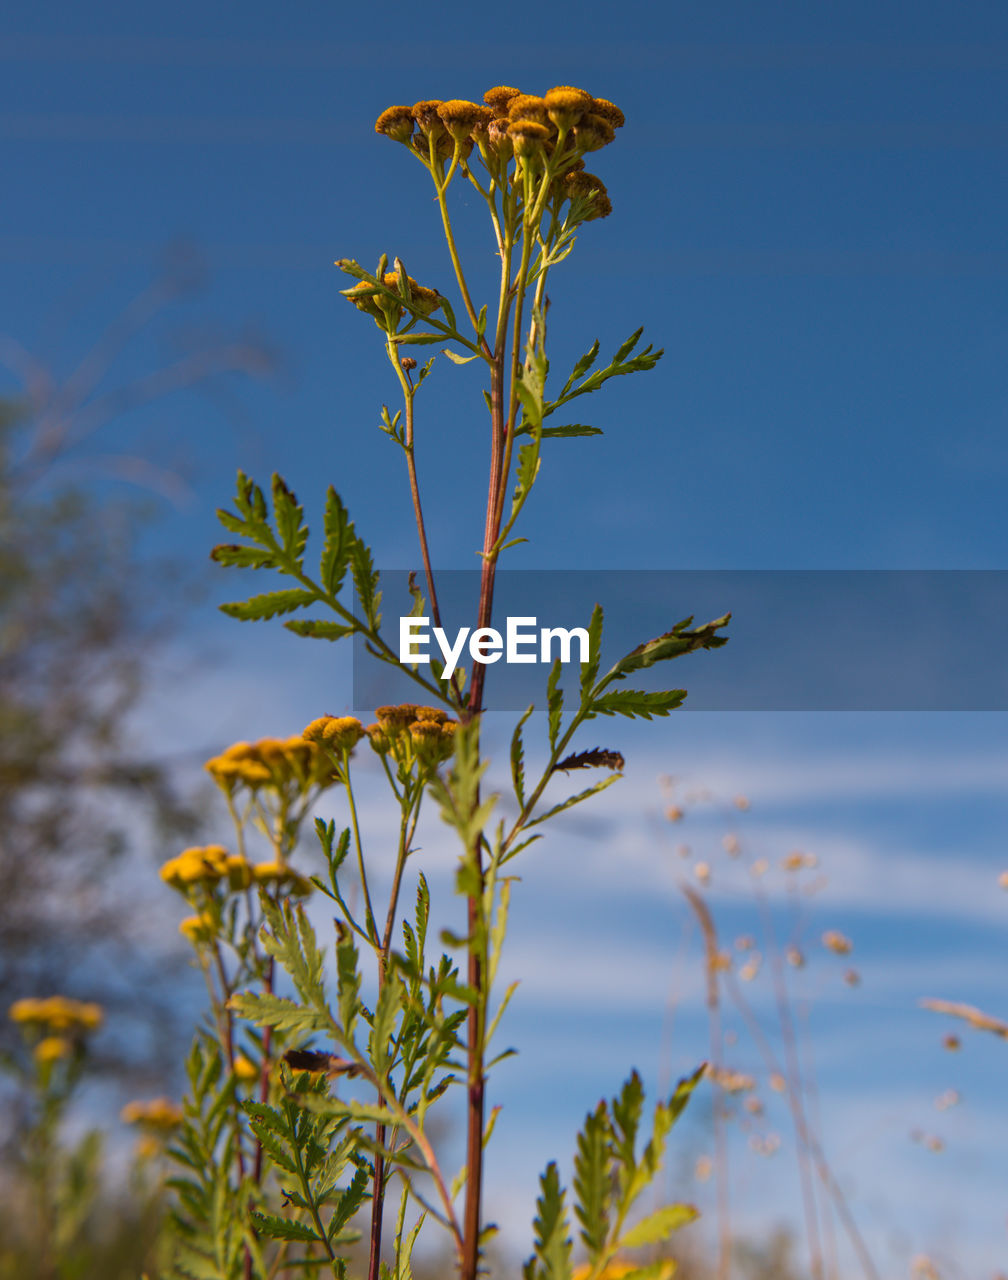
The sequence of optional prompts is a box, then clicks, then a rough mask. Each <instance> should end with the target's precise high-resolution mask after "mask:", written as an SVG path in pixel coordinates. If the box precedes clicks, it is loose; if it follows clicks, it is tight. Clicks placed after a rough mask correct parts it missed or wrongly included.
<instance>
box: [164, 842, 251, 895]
mask: <svg viewBox="0 0 1008 1280" xmlns="http://www.w3.org/2000/svg"><path fill="white" fill-rule="evenodd" d="M229 861H230V859H229V857H228V851H227V849H225V848H224V846H223V845H221V844H206V845H196V846H193V847H192V848H190V849H183V850H182V852H181V853H180V854H179V855H178V856H177V857H175V858H169V859H168V861H167V862H166V863H165V864H164V866H163V867H162V868H161V871H160V876H161V879H162V880H163V881H164V882H165V884H170V885H171V887H172V888H173V889H180V890H181V891H182V892H183V893H185V892H186V891H187V890H188V888H189V886H190V885H195V884H202V885H206V886H207V887H208V888H210V887H212V886H213V885H215V884H217V882H218V881H219V880H222V879H223V878H224V876H226V875H227V873H228V863H229ZM239 861H240V859H239Z"/></svg>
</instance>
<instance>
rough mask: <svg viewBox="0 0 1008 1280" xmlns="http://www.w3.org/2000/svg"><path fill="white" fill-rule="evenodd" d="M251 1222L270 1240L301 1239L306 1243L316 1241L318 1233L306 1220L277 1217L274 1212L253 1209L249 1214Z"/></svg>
mask: <svg viewBox="0 0 1008 1280" xmlns="http://www.w3.org/2000/svg"><path fill="white" fill-rule="evenodd" d="M250 1217H251V1218H252V1221H253V1223H254V1224H255V1226H256V1228H257V1230H258V1231H259V1232H260V1234H261V1235H264V1236H269V1237H270V1239H271V1240H303V1241H304V1242H305V1243H306V1244H308V1243H312V1244H314V1243H317V1242H318V1241H319V1236H318V1233H317V1232H316V1231H315V1229H314V1228H313V1227H311V1226H309V1225H308V1223H307V1222H295V1221H294V1220H293V1219H292V1218H279V1217H277V1216H276V1214H272V1213H260V1212H259V1211H258V1210H257V1209H253V1210H252V1213H251V1214H250Z"/></svg>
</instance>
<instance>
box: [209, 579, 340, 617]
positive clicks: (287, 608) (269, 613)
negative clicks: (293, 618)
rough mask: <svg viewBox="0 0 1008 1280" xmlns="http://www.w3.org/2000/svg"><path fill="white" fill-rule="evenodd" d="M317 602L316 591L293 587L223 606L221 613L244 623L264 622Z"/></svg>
mask: <svg viewBox="0 0 1008 1280" xmlns="http://www.w3.org/2000/svg"><path fill="white" fill-rule="evenodd" d="M316 600H317V596H316V595H315V592H314V591H304V590H303V589H302V588H300V587H292V588H290V589H289V590H287V591H270V592H267V593H266V594H265V595H261V596H252V598H251V599H250V600H243V601H235V602H234V603H232V604H222V605H221V606H220V611H221V613H226V614H227V615H228V617H229V618H238V619H239V620H240V621H242V622H263V621H265V620H266V619H268V618H275V617H276V616H277V615H278V614H281V613H293V612H294V610H295V609H305V608H307V607H308V605H310V604H315V602H316Z"/></svg>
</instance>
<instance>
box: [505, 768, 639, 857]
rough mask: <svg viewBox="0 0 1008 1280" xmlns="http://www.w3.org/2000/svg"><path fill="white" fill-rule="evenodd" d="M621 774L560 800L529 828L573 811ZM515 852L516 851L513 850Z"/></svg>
mask: <svg viewBox="0 0 1008 1280" xmlns="http://www.w3.org/2000/svg"><path fill="white" fill-rule="evenodd" d="M622 776H623V775H622V774H619V773H613V774H610V775H609V777H607V778H599V780H598V782H593V783H592V785H591V786H590V787H586V788H585V789H584V791H579V792H578V793H577V794H576V795H573V796H568V797H567V799H566V800H561V802H560V803H559V804H555V805H554V806H553V808H552V809H547V810H546V812H545V813H541V814H538V815H537V816H536V817H534V818H533V819H532V821H531V822H530V823H529V824H528V825H529V826H530V827H536V826H538V825H539V824H540V823H542V822H548V821H549V819H550V818H555V817H556V815H557V814H558V813H563V811H564V810H565V809H573V807H574V806H575V805H576V804H580V803H581V802H582V800H587V799H588V798H589V797H590V796H594V795H597V794H598V793H599V792H600V791H604V790H605V789H606V787H611V786H612V785H613V783H614V782H619V780H620V778H621V777H622ZM514 852H517V849H515V850H514Z"/></svg>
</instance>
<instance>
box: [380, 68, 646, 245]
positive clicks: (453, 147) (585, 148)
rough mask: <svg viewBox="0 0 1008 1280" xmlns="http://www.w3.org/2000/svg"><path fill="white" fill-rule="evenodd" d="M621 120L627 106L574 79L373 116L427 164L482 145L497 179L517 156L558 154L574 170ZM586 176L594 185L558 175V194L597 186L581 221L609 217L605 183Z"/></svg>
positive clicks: (584, 193)
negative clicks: (542, 89) (536, 90)
mask: <svg viewBox="0 0 1008 1280" xmlns="http://www.w3.org/2000/svg"><path fill="white" fill-rule="evenodd" d="M623 123H624V116H623V112H622V111H621V110H620V109H619V107H617V106H616V105H615V104H614V103H612V102H609V101H608V99H606V98H596V97H594V96H593V95H592V94H590V93H588V92H587V90H585V89H578V88H575V87H574V86H573V85H557V86H556V87H554V88H552V89H550V90H548V92H546V93H545V94H543V95H542V97H540V96H538V95H537V94H531V93H523V92H522V91H521V90H520V89H516V88H514V87H512V86H511V85H497V86H496V87H494V88H493V89H488V90H487V91H486V93H485V94H484V95H483V102H482V104H481V103H476V102H467V101H464V100H463V99H460V98H451V99H449V100H448V101H446V102H442V101H440V100H439V99H436V98H430V99H424V100H423V101H421V102H416V103H414V104H413V106H412V107H407V106H402V105H399V106H394V107H388V108H386V110H385V111H383V112H382V113H381V115H380V116H379V117H378V119H377V120H376V121H375V132H376V133H380V134H384V136H385V137H387V138H391V139H393V141H395V142H401V143H403V145H404V146H407V147H409V148H411V149H412V150H413V151H415V152H416V153H417V154H418V155H420V156H421V158H422V159H423V160H424V161H425V162H427V163H428V164H430V163H431V162H432V160H434V161H442V162H444V161H450V160H453V159H454V158H455V157H458V158H460V159H462V160H466V159H467V158H468V157H469V155H470V153H471V152H472V150H473V148H474V147H476V148H478V149H479V153H480V156H481V157H482V159H483V163H484V164H485V165H486V167H487V170H488V171H489V172H490V173H491V175H493V176H494V177H497V178H499V177H501V176H503V170H504V168H506V166H507V164H508V163H509V161H510V160H511V159H512V157H513V156H517V157H519V158H520V159H521V161H522V162H523V163H529V162H532V163H538V162H539V161H541V160H542V159H544V158H545V157H553V156H559V159H560V163H559V166H558V168H559V169H560V170H562V171H563V172H564V173H566V174H567V175H568V176H569V175H570V174H571V173H572V172H573V171H574V170H575V169H579V168H583V167H584V162H583V160H582V157H583V156H584V155H585V154H586V153H588V152H590V151H598V150H600V149H601V148H602V147H605V146H608V144H609V143H610V142H612V141H613V138H614V137H615V131H616V130H617V129H619V128H620V127H621V126H622V125H623ZM585 177H586V178H587V179H589V180H590V184H591V185H590V186H588V187H585V186H584V184H581V186H580V187H579V186H578V185H577V184H574V185H573V186H572V185H569V184H564V183H560V182H557V183H556V184H555V186H554V189H553V193H554V195H555V196H556V197H557V198H558V199H559V200H560V201H561V202H562V201H563V200H567V199H569V200H571V202H572V203H573V202H574V201H576V200H578V199H582V200H585V199H586V198H588V193H589V191H591V192H593V193H594V194H593V195H592V196H591V198H590V200H589V202H588V204H586V205H585V206H584V208H583V210H582V212H583V214H584V216H583V217H582V218H581V219H580V220H582V221H588V220H589V219H590V218H600V217H605V216H606V215H607V214H609V213H611V212H612V206H611V204H610V203H609V197H608V195H607V194H606V192H605V187H604V186H603V185H602V183H601V181H600V180H599V179H598V178H595V177H594V176H593V175H590V174H588V175H585Z"/></svg>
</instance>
